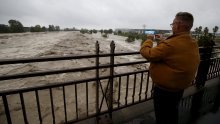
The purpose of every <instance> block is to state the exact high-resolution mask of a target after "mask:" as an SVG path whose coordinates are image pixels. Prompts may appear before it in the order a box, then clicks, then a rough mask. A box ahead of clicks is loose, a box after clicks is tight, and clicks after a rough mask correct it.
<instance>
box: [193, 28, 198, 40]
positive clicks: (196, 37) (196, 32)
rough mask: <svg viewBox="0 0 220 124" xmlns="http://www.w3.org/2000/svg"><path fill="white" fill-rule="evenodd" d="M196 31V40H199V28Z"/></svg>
mask: <svg viewBox="0 0 220 124" xmlns="http://www.w3.org/2000/svg"><path fill="white" fill-rule="evenodd" d="M194 30H195V34H196V38H197V37H198V35H199V28H197V27H196V28H195V29H194Z"/></svg>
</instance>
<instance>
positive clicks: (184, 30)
mask: <svg viewBox="0 0 220 124" xmlns="http://www.w3.org/2000/svg"><path fill="white" fill-rule="evenodd" d="M193 20H194V19H193V16H192V14H190V13H188V12H179V13H177V14H176V16H175V18H174V20H173V23H172V24H170V25H171V27H172V31H173V35H172V36H170V37H168V38H167V39H165V40H163V41H161V42H160V43H159V44H158V45H157V46H156V47H152V46H153V41H152V40H153V37H152V36H148V37H147V38H148V39H147V40H146V41H145V42H144V43H143V44H142V46H141V49H140V53H141V55H142V56H143V57H144V58H146V59H147V60H149V61H150V62H151V63H150V75H151V78H152V80H153V83H154V84H155V87H154V94H153V99H154V109H155V116H156V122H157V124H178V105H179V102H180V100H181V98H182V95H183V91H184V89H185V88H187V87H188V86H189V85H190V84H191V83H192V81H193V80H194V78H195V74H196V71H197V68H198V65H199V62H200V58H199V49H198V45H197V42H196V41H195V40H194V39H193V38H192V37H191V35H190V30H191V28H192V26H193Z"/></svg>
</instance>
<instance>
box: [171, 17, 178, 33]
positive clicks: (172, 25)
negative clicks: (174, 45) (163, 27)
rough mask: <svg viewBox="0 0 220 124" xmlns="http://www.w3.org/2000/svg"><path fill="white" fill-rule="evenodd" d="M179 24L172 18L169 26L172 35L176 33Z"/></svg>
mask: <svg viewBox="0 0 220 124" xmlns="http://www.w3.org/2000/svg"><path fill="white" fill-rule="evenodd" d="M179 23H180V21H179V20H178V19H177V18H174V20H173V23H172V24H170V25H171V27H172V31H173V34H176V33H178V28H179Z"/></svg>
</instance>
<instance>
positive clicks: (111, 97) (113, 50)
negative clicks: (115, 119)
mask: <svg viewBox="0 0 220 124" xmlns="http://www.w3.org/2000/svg"><path fill="white" fill-rule="evenodd" d="M110 47H111V57H110V101H109V103H110V104H109V112H110V118H112V110H113V80H114V57H115V55H114V54H115V43H114V41H112V42H111V45H110Z"/></svg>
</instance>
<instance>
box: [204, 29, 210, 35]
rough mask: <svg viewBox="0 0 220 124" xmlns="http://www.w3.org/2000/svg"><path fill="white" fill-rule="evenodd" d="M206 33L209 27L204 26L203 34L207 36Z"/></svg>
mask: <svg viewBox="0 0 220 124" xmlns="http://www.w3.org/2000/svg"><path fill="white" fill-rule="evenodd" d="M208 33H209V29H208V27H205V28H204V35H205V36H207V35H208Z"/></svg>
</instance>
